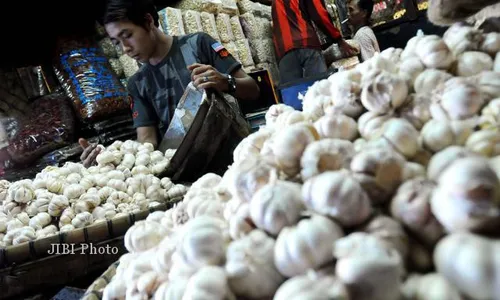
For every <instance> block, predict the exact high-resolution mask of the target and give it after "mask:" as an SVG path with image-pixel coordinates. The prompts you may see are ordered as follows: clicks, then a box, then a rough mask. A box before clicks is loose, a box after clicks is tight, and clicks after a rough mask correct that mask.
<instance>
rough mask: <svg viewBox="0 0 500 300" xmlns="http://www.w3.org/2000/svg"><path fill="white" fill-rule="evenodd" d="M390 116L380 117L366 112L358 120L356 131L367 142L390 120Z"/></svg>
mask: <svg viewBox="0 0 500 300" xmlns="http://www.w3.org/2000/svg"><path fill="white" fill-rule="evenodd" d="M392 117H393V116H392V115H380V114H377V113H374V112H371V111H368V112H366V113H364V114H363V115H361V117H360V118H359V120H358V130H359V133H360V134H361V136H362V137H363V138H365V139H367V140H369V139H371V138H373V137H374V136H375V135H376V133H377V131H379V130H380V128H381V127H382V126H383V125H384V123H385V122H387V120H389V119H391V118H392Z"/></svg>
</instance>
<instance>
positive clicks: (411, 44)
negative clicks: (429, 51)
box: [401, 35, 423, 60]
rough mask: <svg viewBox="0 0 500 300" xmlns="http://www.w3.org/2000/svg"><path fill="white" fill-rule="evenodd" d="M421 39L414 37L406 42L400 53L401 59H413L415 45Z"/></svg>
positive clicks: (415, 52)
mask: <svg viewBox="0 0 500 300" xmlns="http://www.w3.org/2000/svg"><path fill="white" fill-rule="evenodd" d="M422 38H423V36H418V35H417V36H414V37H412V38H411V39H409V40H408V42H407V43H406V47H405V49H404V50H403V52H402V53H401V59H402V60H405V59H408V58H411V57H414V56H416V55H417V45H418V43H419V42H420V40H421V39H422Z"/></svg>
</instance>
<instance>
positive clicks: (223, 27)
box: [215, 14, 234, 43]
mask: <svg viewBox="0 0 500 300" xmlns="http://www.w3.org/2000/svg"><path fill="white" fill-rule="evenodd" d="M215 24H216V26H217V32H218V33H219V37H220V39H221V41H222V42H223V43H228V42H231V41H234V35H233V30H232V27H231V18H230V17H229V15H228V14H218V15H217V17H216V18H215Z"/></svg>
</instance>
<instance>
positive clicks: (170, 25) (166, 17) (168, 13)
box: [158, 7, 186, 36]
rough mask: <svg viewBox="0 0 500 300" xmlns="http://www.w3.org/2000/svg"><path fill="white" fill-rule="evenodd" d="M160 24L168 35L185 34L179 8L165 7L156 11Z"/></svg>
mask: <svg viewBox="0 0 500 300" xmlns="http://www.w3.org/2000/svg"><path fill="white" fill-rule="evenodd" d="M158 15H159V17H160V25H161V27H162V29H163V32H165V33H166V34H168V35H172V36H179V35H184V34H186V31H185V30H184V23H183V22H182V11H181V10H180V9H176V8H172V7H167V8H165V9H162V10H160V11H159V12H158Z"/></svg>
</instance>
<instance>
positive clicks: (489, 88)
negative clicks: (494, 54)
mask: <svg viewBox="0 0 500 300" xmlns="http://www.w3.org/2000/svg"><path fill="white" fill-rule="evenodd" d="M472 82H474V83H475V84H476V85H477V86H478V87H479V90H480V91H481V94H482V96H483V97H484V100H485V101H490V100H492V99H495V98H498V97H500V73H499V72H497V71H496V72H494V71H484V72H481V73H479V74H478V75H476V76H474V77H473V78H472Z"/></svg>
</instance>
